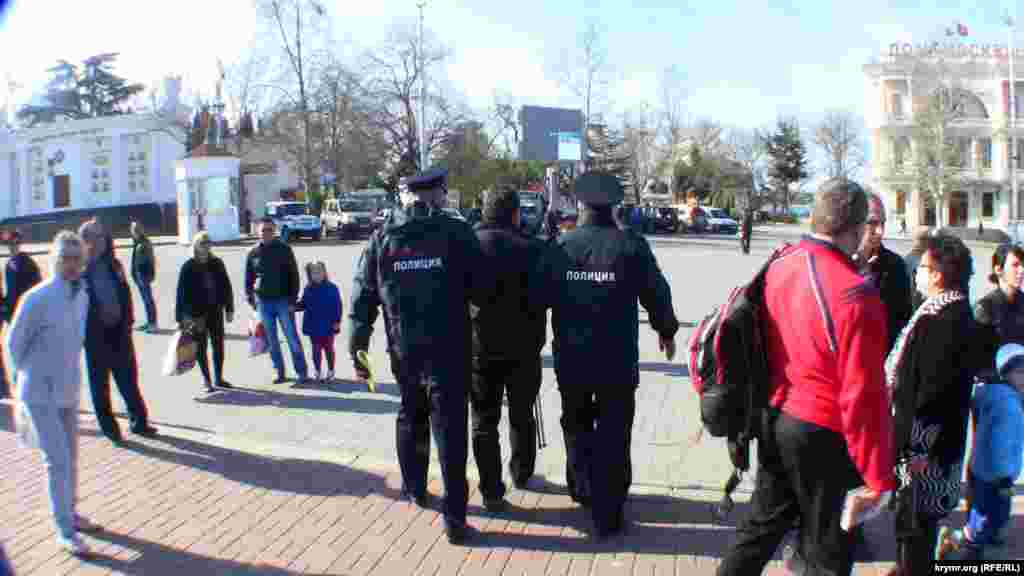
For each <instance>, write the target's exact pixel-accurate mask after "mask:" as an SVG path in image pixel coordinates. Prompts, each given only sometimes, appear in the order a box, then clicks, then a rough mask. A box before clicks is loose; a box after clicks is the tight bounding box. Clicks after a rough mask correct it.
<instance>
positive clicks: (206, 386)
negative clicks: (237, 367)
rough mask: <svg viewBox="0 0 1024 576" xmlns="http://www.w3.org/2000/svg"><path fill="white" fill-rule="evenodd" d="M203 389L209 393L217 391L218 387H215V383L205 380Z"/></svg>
mask: <svg viewBox="0 0 1024 576" xmlns="http://www.w3.org/2000/svg"><path fill="white" fill-rule="evenodd" d="M203 390H205V391H206V393H207V394H211V393H213V392H216V391H217V389H216V388H214V387H213V384H210V383H209V382H203Z"/></svg>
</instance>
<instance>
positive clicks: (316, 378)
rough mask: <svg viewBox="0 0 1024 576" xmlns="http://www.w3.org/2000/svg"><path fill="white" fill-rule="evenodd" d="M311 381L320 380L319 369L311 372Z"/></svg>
mask: <svg viewBox="0 0 1024 576" xmlns="http://www.w3.org/2000/svg"><path fill="white" fill-rule="evenodd" d="M313 381H314V382H319V381H320V371H319V370H316V371H314V372H313Z"/></svg>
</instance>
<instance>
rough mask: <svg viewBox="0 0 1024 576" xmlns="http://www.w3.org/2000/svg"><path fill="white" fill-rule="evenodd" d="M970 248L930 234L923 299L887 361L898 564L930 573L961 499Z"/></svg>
mask: <svg viewBox="0 0 1024 576" xmlns="http://www.w3.org/2000/svg"><path fill="white" fill-rule="evenodd" d="M972 270H973V268H972V260H971V253H970V250H968V249H967V246H965V245H964V243H963V242H962V241H961V240H960V239H958V238H956V237H953V236H949V235H945V234H940V235H938V236H932V237H929V238H928V240H927V246H926V249H925V250H924V252H923V253H922V254H921V260H920V262H919V263H918V266H917V270H916V271H915V280H916V287H917V289H918V290H919V291H921V293H922V295H923V296H924V297H925V298H926V300H925V301H924V303H923V304H921V306H920V307H919V308H918V309H917V310H916V311H915V313H914V315H913V317H912V318H911V319H910V322H909V323H908V324H907V326H906V327H905V328H904V329H903V331H902V332H900V334H899V337H898V338H897V340H896V344H895V346H894V348H893V350H892V352H891V353H890V354H889V358H888V359H887V361H886V378H887V381H888V384H889V387H890V394H891V395H892V401H893V413H894V422H895V443H894V445H895V446H896V450H897V462H898V464H897V468H898V470H897V471H898V474H899V477H900V484H901V486H900V488H899V490H898V492H897V497H896V537H897V542H898V560H899V564H898V567H897V568H896V569H895V570H894V571H893V572H891V573H890V574H901V575H903V576H910V575H916V574H927V573H928V571H929V570H931V560H932V555H933V553H934V549H935V544H936V539H937V537H938V522H939V520H941V519H942V518H943V517H945V516H947V515H948V514H949V513H950V512H951V511H953V509H954V508H956V506H957V504H958V503H959V502H960V476H961V466H962V463H963V456H964V446H965V443H966V438H967V420H968V405H969V401H970V395H971V386H972V380H973V378H974V375H975V373H976V371H977V370H976V367H977V360H976V352H975V351H974V350H973V341H974V337H973V335H974V334H975V332H976V327H975V324H974V319H973V316H972V314H971V308H970V304H969V303H968V300H967V296H966V290H965V288H966V286H965V282H966V281H967V279H969V278H970V275H971V273H972Z"/></svg>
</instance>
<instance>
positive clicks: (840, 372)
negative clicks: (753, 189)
mask: <svg viewBox="0 0 1024 576" xmlns="http://www.w3.org/2000/svg"><path fill="white" fill-rule="evenodd" d="M867 213H868V204H867V195H866V194H865V193H864V190H863V189H862V188H861V187H860V186H859V185H857V184H856V183H855V182H852V181H849V180H839V179H835V180H830V181H828V182H826V183H825V184H823V185H822V187H821V189H820V190H819V191H818V194H817V201H816V203H815V206H814V212H813V214H812V217H811V226H812V229H813V234H811V235H809V236H805V237H804V238H803V239H802V240H801V241H800V242H799V243H798V244H797V245H795V246H793V247H792V248H790V249H788V250H787V251H786V252H784V253H783V255H782V256H781V257H780V258H779V259H778V260H777V261H776V262H775V263H774V264H772V266H771V268H770V269H769V271H768V275H767V277H766V283H765V311H764V336H765V346H766V350H767V354H768V365H769V374H770V376H771V391H770V393H769V398H770V402H769V404H770V407H769V409H768V410H766V411H765V414H764V423H763V428H762V434H761V438H760V440H759V443H758V450H757V455H758V471H757V480H756V486H755V489H754V495H753V499H752V501H751V513H750V516H749V518H747V520H746V521H745V522H744V524H743V526H742V527H741V528H740V529H739V531H738V539H737V541H736V543H735V544H734V546H733V549H732V550H731V552H730V553H729V555H728V556H727V557H726V558H725V560H724V561H723V562H722V565H721V566H720V567H719V570H718V574H719V576H731V575H747V574H760V573H761V571H762V569H763V568H764V566H765V564H767V563H768V561H769V560H771V558H772V556H773V555H774V554H775V550H776V548H778V546H779V544H780V543H781V541H782V539H783V537H784V536H785V534H786V532H787V531H788V530H790V529H791V528H792V527H793V526H795V525H797V524H799V527H800V531H801V538H800V541H801V543H802V544H801V549H800V550H799V553H800V556H801V557H802V558H803V560H804V561H805V562H806V563H807V567H808V572H807V573H809V574H830V575H847V574H850V572H851V570H852V567H853V558H852V544H853V539H852V538H851V536H850V533H847V532H844V531H843V530H842V529H841V528H840V526H839V519H840V513H841V511H842V508H843V504H844V501H845V498H846V493H847V491H849V490H851V489H853V488H855V487H857V486H859V485H862V484H866V485H867V488H868V490H867V494H866V495H865V496H864V497H863V498H861V500H860V502H858V504H859V505H861V506H868V505H871V504H874V503H877V502H878V501H879V499H880V498H881V494H882V493H883V492H886V491H890V490H892V489H893V488H895V484H896V479H895V476H894V471H893V468H894V458H895V451H894V449H893V436H892V434H893V425H892V412H891V408H890V405H889V398H888V394H887V392H886V388H885V375H884V372H883V364H884V361H885V353H886V343H887V335H886V314H885V308H884V306H883V305H882V301H881V299H880V297H879V295H878V290H877V289H875V288H874V287H873V286H872V285H871V284H870V283H869V282H868V280H866V279H865V278H863V277H862V276H860V274H858V271H857V267H856V266H855V265H854V263H853V261H852V260H851V258H850V257H851V255H852V254H854V253H855V252H856V251H857V248H858V247H859V246H860V243H861V238H862V236H863V234H864V230H865V222H866V220H867Z"/></svg>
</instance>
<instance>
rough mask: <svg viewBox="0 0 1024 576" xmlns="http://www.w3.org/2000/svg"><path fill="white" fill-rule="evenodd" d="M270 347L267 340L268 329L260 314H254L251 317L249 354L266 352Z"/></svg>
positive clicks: (256, 354)
mask: <svg viewBox="0 0 1024 576" xmlns="http://www.w3.org/2000/svg"><path fill="white" fill-rule="evenodd" d="M269 349H270V345H269V343H268V342H267V330H266V328H264V327H263V322H262V321H261V320H260V318H259V316H257V315H255V314H253V315H252V318H250V319H249V356H259V355H260V354H265V353H266V352H267V351H268V350H269Z"/></svg>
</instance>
